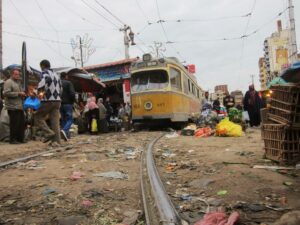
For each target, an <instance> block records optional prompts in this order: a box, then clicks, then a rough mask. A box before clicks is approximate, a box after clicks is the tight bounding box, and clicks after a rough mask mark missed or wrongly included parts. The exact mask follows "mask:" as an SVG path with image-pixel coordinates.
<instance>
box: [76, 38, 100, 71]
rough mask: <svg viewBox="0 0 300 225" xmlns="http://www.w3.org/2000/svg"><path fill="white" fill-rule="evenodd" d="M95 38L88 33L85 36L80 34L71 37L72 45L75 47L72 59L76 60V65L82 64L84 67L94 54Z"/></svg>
mask: <svg viewBox="0 0 300 225" xmlns="http://www.w3.org/2000/svg"><path fill="white" fill-rule="evenodd" d="M92 42H93V38H90V37H89V36H88V34H85V35H84V36H83V38H82V37H81V36H79V35H77V36H76V38H75V39H74V38H72V39H71V46H72V49H73V56H72V57H71V59H73V60H74V62H75V67H77V65H80V66H81V67H83V65H84V63H86V62H87V61H88V60H89V58H90V56H91V55H92V54H94V52H95V51H96V49H95V48H94V47H92Z"/></svg>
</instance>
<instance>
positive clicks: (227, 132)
mask: <svg viewBox="0 0 300 225" xmlns="http://www.w3.org/2000/svg"><path fill="white" fill-rule="evenodd" d="M216 135H217V136H221V137H241V136H242V135H243V131H242V126H240V125H238V124H235V123H233V122H230V121H229V118H225V119H223V120H222V121H221V122H220V123H218V125H217V127H216Z"/></svg>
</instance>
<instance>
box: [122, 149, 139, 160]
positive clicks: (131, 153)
mask: <svg viewBox="0 0 300 225" xmlns="http://www.w3.org/2000/svg"><path fill="white" fill-rule="evenodd" d="M140 152H142V150H140V149H136V148H133V147H128V148H126V149H125V151H124V154H125V156H126V159H127V160H130V159H136V158H137V157H138V155H139V153H140Z"/></svg>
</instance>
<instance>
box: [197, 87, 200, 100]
mask: <svg viewBox="0 0 300 225" xmlns="http://www.w3.org/2000/svg"><path fill="white" fill-rule="evenodd" d="M197 98H200V95H199V89H197Z"/></svg>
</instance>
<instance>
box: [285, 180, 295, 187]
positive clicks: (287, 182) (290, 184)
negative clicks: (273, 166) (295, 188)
mask: <svg viewBox="0 0 300 225" xmlns="http://www.w3.org/2000/svg"><path fill="white" fill-rule="evenodd" d="M283 184H284V185H286V186H292V185H293V182H289V181H285V182H283Z"/></svg>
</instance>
